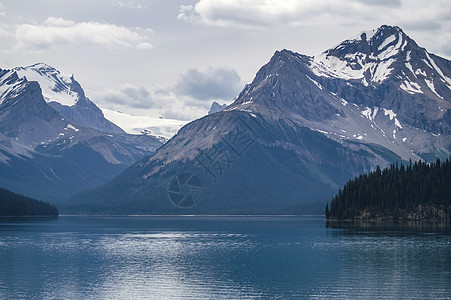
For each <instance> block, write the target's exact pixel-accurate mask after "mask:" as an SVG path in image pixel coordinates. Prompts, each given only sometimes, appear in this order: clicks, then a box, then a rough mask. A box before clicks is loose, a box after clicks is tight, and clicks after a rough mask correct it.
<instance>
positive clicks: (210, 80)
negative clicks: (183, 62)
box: [174, 67, 242, 102]
mask: <svg viewBox="0 0 451 300" xmlns="http://www.w3.org/2000/svg"><path fill="white" fill-rule="evenodd" d="M240 82H241V78H240V76H239V75H238V73H237V72H236V71H235V70H233V69H230V68H226V67H210V68H209V69H207V70H205V71H199V70H198V69H195V68H192V69H189V70H188V71H187V72H186V73H185V74H183V75H182V76H180V77H179V79H178V81H177V84H176V85H175V87H174V91H175V92H176V93H177V94H179V95H185V96H189V97H192V98H194V99H196V100H201V101H204V100H207V101H210V102H211V100H213V99H223V100H230V99H232V98H234V97H235V96H237V95H238V93H239V92H240V90H241V88H242V85H241V84H240Z"/></svg>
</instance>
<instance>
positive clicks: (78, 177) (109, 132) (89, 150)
mask: <svg viewBox="0 0 451 300" xmlns="http://www.w3.org/2000/svg"><path fill="white" fill-rule="evenodd" d="M24 70H26V72H27V74H28V77H30V78H34V79H39V81H30V80H28V77H27V75H25V76H20V75H19V73H20V72H22V71H24ZM39 72H40V73H39ZM30 74H31V75H30ZM33 74H34V75H33ZM36 74H40V75H41V76H40V77H39V76H37V75H36ZM33 76H37V77H33ZM49 82H50V83H49ZM41 85H42V86H44V90H47V94H45V95H46V96H45V97H47V98H44V93H43V89H42V88H41ZM46 85H47V86H46ZM49 88H50V89H51V92H49V90H48V89H49ZM58 91H59V92H58ZM74 95H75V96H76V97H75V96H74ZM50 97H52V98H50ZM55 97H56V98H55ZM58 97H59V98H58ZM69 97H74V98H73V99H74V101H75V104H74V105H72V106H67V105H62V104H61V103H59V102H57V101H53V100H52V99H58V101H63V100H61V99H65V100H67V99H69ZM64 103H65V104H71V103H68V102H64ZM99 112H100V113H99ZM78 117H80V118H78ZM79 120H82V122H81V123H80V122H79ZM99 127H100V128H101V129H100V130H99ZM161 145H162V143H161V141H159V140H158V139H156V138H155V137H153V136H151V135H140V136H137V135H127V134H126V133H125V132H123V131H122V130H121V129H120V128H119V127H117V126H116V125H114V124H113V123H111V122H109V121H107V120H106V119H105V118H104V117H103V114H102V112H101V111H100V109H99V108H98V107H97V106H95V104H94V103H92V102H91V101H89V99H87V98H86V97H85V96H84V93H83V89H82V88H81V86H79V84H78V83H77V82H76V81H75V80H73V78H69V79H68V77H67V76H63V75H61V73H59V72H58V71H56V70H55V69H53V68H50V67H48V66H46V67H45V68H44V65H42V64H40V65H35V66H34V67H30V68H23V69H21V71H19V72H18V71H17V70H15V69H13V70H1V69H0V186H2V187H6V188H9V189H11V190H14V191H16V192H20V193H22V194H26V195H29V196H33V197H38V198H42V199H49V200H52V201H57V200H58V199H61V198H64V197H68V196H70V195H71V194H73V193H75V192H79V191H81V190H84V189H88V188H93V187H96V186H98V185H100V184H102V183H104V182H106V181H107V180H109V179H111V178H113V177H114V176H115V175H117V174H119V173H120V172H121V171H122V170H124V169H125V168H126V167H128V166H130V165H131V164H132V163H134V162H136V161H137V160H139V159H141V158H142V157H144V156H146V155H150V154H152V153H153V152H154V151H155V150H156V149H157V148H158V147H160V146H161Z"/></svg>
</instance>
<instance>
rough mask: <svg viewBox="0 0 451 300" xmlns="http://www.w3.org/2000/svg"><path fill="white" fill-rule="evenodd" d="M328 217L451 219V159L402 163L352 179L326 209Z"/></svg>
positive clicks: (341, 218)
mask: <svg viewBox="0 0 451 300" xmlns="http://www.w3.org/2000/svg"><path fill="white" fill-rule="evenodd" d="M325 210H326V211H325V213H326V218H327V219H335V220H345V219H394V220H400V219H423V218H425V219H449V218H450V215H451V162H450V159H447V160H446V161H444V162H441V161H440V160H439V159H437V161H436V162H434V163H426V162H424V161H421V160H420V161H419V162H415V163H413V164H412V161H410V162H409V164H408V165H406V166H405V165H404V164H401V165H399V164H398V163H396V164H392V165H391V166H390V167H388V168H386V169H384V170H381V169H380V168H379V167H378V168H377V169H376V170H375V171H373V172H370V173H369V174H363V175H360V176H359V177H356V178H355V179H354V180H350V181H349V182H348V183H346V184H345V186H344V187H343V189H340V190H339V191H338V194H337V195H336V196H334V197H333V198H332V201H331V202H330V204H329V203H328V204H327V205H326V209H325Z"/></svg>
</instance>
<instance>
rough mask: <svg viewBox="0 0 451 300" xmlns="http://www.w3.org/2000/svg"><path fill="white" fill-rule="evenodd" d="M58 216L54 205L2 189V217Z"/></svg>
mask: <svg viewBox="0 0 451 300" xmlns="http://www.w3.org/2000/svg"><path fill="white" fill-rule="evenodd" d="M58 214H59V213H58V209H57V208H56V207H54V206H53V205H50V204H48V203H46V202H42V201H39V200H35V199H32V198H28V197H25V196H22V195H18V194H15V193H13V192H10V191H8V190H5V189H2V188H0V217H5V216H7V217H24V216H27V217H29V216H47V217H49V216H51V217H58Z"/></svg>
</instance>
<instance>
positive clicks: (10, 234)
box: [0, 217, 451, 299]
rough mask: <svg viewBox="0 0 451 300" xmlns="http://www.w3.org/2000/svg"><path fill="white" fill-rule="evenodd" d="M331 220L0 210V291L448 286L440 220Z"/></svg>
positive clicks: (66, 294) (320, 290) (345, 294)
mask: <svg viewBox="0 0 451 300" xmlns="http://www.w3.org/2000/svg"><path fill="white" fill-rule="evenodd" d="M332 227H334V226H332ZM332 227H330V226H329V227H326V226H325V222H324V220H323V219H322V218H320V217H318V218H314V217H109V218H108V217H97V218H94V217H60V218H59V219H58V220H57V221H55V220H53V221H48V220H44V221H41V220H34V221H24V220H8V221H3V220H2V221H0V298H2V299H3V298H47V299H52V298H58V299H62V298H64V299H112V298H113V299H140V298H141V299H260V298H264V299H267V298H271V299H287V298H310V299H330V298H353V299H355V298H365V299H366V298H378V299H381V298H384V299H386V298H392V299H395V298H396V299H399V298H406V299H425V298H430V299H449V298H451V273H450V270H451V268H450V267H451V234H450V232H449V230H448V229H447V227H445V229H443V228H439V229H440V230H438V229H437V228H435V227H434V226H425V225H424V224H423V225H421V226H420V227H418V225H415V226H411V227H406V228H400V227H399V226H398V227H396V226H393V228H392V227H390V226H385V227H382V228H375V227H374V226H373V224H369V225H368V224H364V226H363V227H362V226H360V227H359V226H347V227H348V228H347V229H339V228H332ZM345 227H346V226H345Z"/></svg>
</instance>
